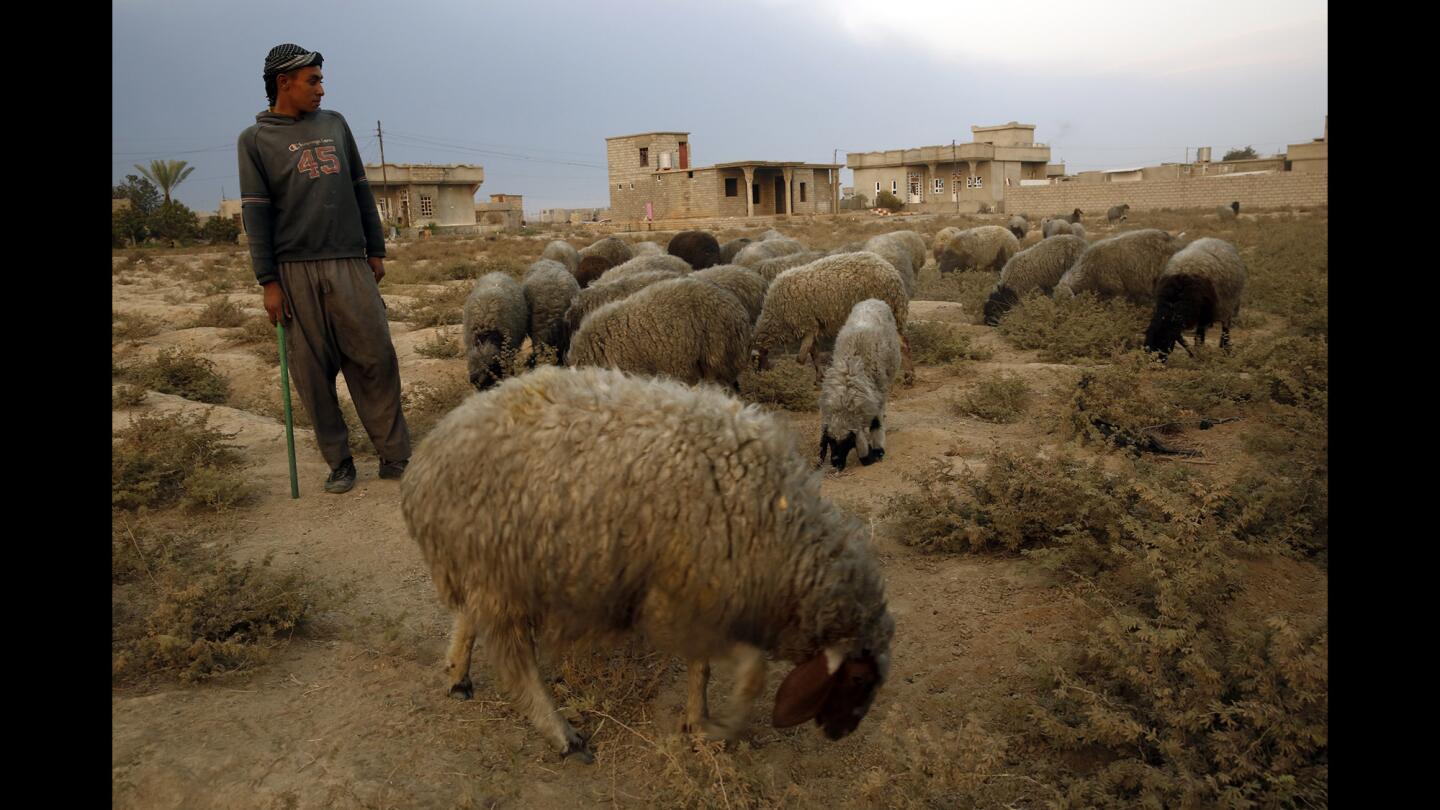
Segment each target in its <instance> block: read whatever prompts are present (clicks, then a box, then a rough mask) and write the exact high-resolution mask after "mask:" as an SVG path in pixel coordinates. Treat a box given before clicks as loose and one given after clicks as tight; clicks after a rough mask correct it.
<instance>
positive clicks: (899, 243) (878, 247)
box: [855, 231, 925, 298]
mask: <svg viewBox="0 0 1440 810" xmlns="http://www.w3.org/2000/svg"><path fill="white" fill-rule="evenodd" d="M903 233H909V234H912V235H914V236H916V237H920V234H917V233H915V232H914V231H894V232H892V233H882V234H880V235H879V236H872V237H871V238H870V239H869V241H867V242H865V244H864V245H863V246H862V247H861V250H862V251H866V250H868V251H869V252H871V253H874V254H875V255H877V256H879V257H880V258H882V259H884V260H885V261H887V262H889V263H890V266H891V267H894V268H895V270H896V271H897V272H898V273H900V280H901V281H903V282H905V295H906V296H907V297H910V298H913V297H915V276H916V274H918V273H919V272H920V266H924V262H925V259H924V256H925V251H924V246H925V240H924V238H923V237H921V238H920V247H921V251H920V256H921V259H920V262H921V264H920V266H916V265H915V254H914V252H913V251H912V250H911V248H912V247H913V245H912V241H911V240H910V238H909V237H906V236H902V235H901V234H903ZM855 252H857V253H858V252H860V251H855Z"/></svg>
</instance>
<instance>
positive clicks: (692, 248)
mask: <svg viewBox="0 0 1440 810" xmlns="http://www.w3.org/2000/svg"><path fill="white" fill-rule="evenodd" d="M665 251H666V252H667V253H669V254H670V255H671V256H679V257H680V258H682V259H684V260H685V261H686V262H688V263H689V265H690V267H691V268H692V269H695V270H704V269H705V268H707V267H714V266H715V265H717V264H719V263H720V242H719V241H718V240H716V239H715V235H714V234H712V233H708V232H706V231H681V232H680V233H677V234H675V235H674V236H672V237H671V238H670V244H669V245H668V246H667V247H666V248H665Z"/></svg>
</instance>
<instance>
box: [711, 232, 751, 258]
mask: <svg viewBox="0 0 1440 810" xmlns="http://www.w3.org/2000/svg"><path fill="white" fill-rule="evenodd" d="M752 241H754V240H753V239H751V238H750V237H748V236H742V237H740V238H739V239H731V240H730V241H729V242H726V243H725V244H723V245H721V246H720V261H719V263H720V264H733V263H734V262H735V254H737V253H739V252H740V251H741V250H743V249H744V248H745V246H746V245H748V244H750V243H751V242H752Z"/></svg>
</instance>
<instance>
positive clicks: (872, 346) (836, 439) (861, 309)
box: [820, 298, 900, 470]
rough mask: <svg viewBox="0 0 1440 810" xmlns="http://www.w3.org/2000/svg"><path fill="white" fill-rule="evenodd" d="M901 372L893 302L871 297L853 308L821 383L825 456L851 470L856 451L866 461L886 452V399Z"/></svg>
mask: <svg viewBox="0 0 1440 810" xmlns="http://www.w3.org/2000/svg"><path fill="white" fill-rule="evenodd" d="M899 372H900V332H899V330H898V329H897V328H896V326H895V315H894V314H893V313H892V312H891V311H890V305H889V304H887V303H885V302H884V301H881V300H879V299H877V298H869V299H866V300H864V301H861V302H860V303H858V304H856V305H855V308H854V309H852V310H850V317H849V318H846V319H845V325H844V326H842V327H841V328H840V334H839V336H838V337H836V338H835V353H834V355H833V356H832V359H831V361H830V367H829V368H828V369H826V370H825V379H824V381H823V382H822V383H821V386H820V461H821V463H824V461H825V453H826V451H827V450H828V451H830V463H831V464H832V465H834V467H835V469H837V470H844V469H845V460H846V459H847V458H848V457H849V455H850V451H851V450H852V449H853V450H855V452H856V454H857V456H858V457H859V459H860V463H861V464H864V465H866V466H869V465H870V464H873V463H875V462H877V461H879V460H880V459H882V458H884V457H885V403H886V402H888V401H889V399H890V386H891V385H892V384H893V383H894V382H895V375H896V374H898V373H899Z"/></svg>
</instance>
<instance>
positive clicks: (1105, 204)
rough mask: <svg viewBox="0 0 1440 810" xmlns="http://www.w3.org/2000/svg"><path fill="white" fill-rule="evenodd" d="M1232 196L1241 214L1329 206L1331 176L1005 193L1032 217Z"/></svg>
mask: <svg viewBox="0 0 1440 810" xmlns="http://www.w3.org/2000/svg"><path fill="white" fill-rule="evenodd" d="M1232 200H1239V201H1240V210H1241V211H1242V212H1243V211H1244V210H1245V209H1246V208H1281V207H1285V206H1292V205H1293V206H1302V205H1329V203H1330V183H1329V175H1328V173H1327V174H1310V173H1300V174H1296V173H1294V172H1286V173H1284V174H1257V175H1252V176H1245V177H1233V176H1232V177H1226V176H1225V175H1218V176H1214V177H1197V178H1191V179H1185V180H1141V181H1139V182H1134V183H1061V184H1059V185H1052V186H1020V187H1014V186H1012V187H1010V188H1008V189H1006V191H1005V212H1006V213H1012V214H1013V213H1018V212H1021V211H1028V212H1029V213H1031V214H1032V215H1034V216H1049V215H1050V214H1058V213H1061V212H1064V211H1070V210H1072V209H1075V208H1079V209H1080V210H1082V211H1084V212H1085V213H1087V214H1091V213H1094V214H1099V215H1103V214H1104V213H1105V210H1106V209H1108V208H1109V207H1110V206H1112V205H1120V204H1121V203H1129V204H1130V208H1131V210H1134V211H1153V210H1155V209H1158V208H1210V207H1215V206H1220V205H1228V204H1229V203H1230V202H1231V201H1232Z"/></svg>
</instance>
